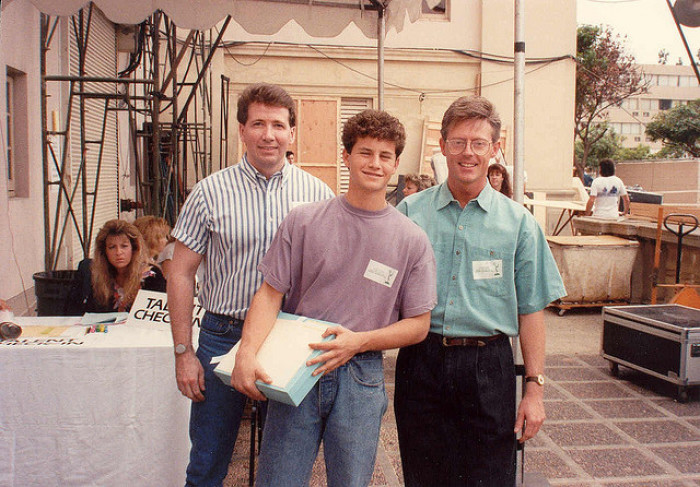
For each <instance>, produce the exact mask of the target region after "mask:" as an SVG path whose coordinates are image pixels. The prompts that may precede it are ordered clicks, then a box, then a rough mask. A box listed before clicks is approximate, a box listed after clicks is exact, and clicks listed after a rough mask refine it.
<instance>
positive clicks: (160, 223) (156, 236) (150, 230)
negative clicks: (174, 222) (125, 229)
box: [134, 215, 172, 263]
mask: <svg viewBox="0 0 700 487" xmlns="http://www.w3.org/2000/svg"><path fill="white" fill-rule="evenodd" d="M134 226H135V227H136V228H138V230H139V232H141V235H142V236H143V240H144V241H145V242H146V247H147V254H148V258H149V259H150V261H151V263H155V262H156V260H157V259H158V255H160V253H161V252H162V251H163V249H164V248H165V246H166V244H167V243H168V242H169V241H170V230H172V229H171V228H170V224H169V223H168V221H167V220H166V219H165V218H160V217H157V216H153V215H145V216H142V217H140V218H137V219H136V220H135V221H134Z"/></svg>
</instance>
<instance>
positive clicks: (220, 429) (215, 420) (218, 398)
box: [186, 313, 246, 487]
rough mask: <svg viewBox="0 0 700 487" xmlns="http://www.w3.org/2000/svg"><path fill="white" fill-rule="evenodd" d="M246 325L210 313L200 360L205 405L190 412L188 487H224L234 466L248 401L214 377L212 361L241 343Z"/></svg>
mask: <svg viewBox="0 0 700 487" xmlns="http://www.w3.org/2000/svg"><path fill="white" fill-rule="evenodd" d="M242 328H243V322H242V321H240V320H234V319H233V318H228V317H224V316H221V315H215V314H212V313H206V314H205V315H204V319H203V320H202V326H201V329H200V331H199V347H198V348H197V357H198V358H199V360H200V362H201V363H202V367H204V381H205V387H206V390H205V391H204V401H202V402H193V403H192V409H191V412H190V440H191V441H192V449H191V450H190V464H189V465H188V466H187V484H186V485H188V486H199V487H203V486H207V487H208V486H212V487H213V486H220V485H221V484H222V483H223V480H224V477H226V473H227V472H228V466H229V464H230V463H231V455H232V454H233V446H234V444H235V443H236V436H238V427H239V425H240V422H241V415H242V414H243V408H244V406H245V401H246V397H245V396H244V395H243V394H241V393H239V392H238V391H236V390H235V389H233V388H232V387H231V386H229V385H226V384H224V383H223V381H222V380H221V379H219V378H218V377H217V376H216V375H215V374H214V367H215V366H216V364H211V358H212V357H216V356H219V355H224V354H225V353H227V352H228V351H229V350H231V348H233V346H234V345H235V344H236V342H238V340H240V339H241V329H242Z"/></svg>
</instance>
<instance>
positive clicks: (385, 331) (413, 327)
mask: <svg viewBox="0 0 700 487" xmlns="http://www.w3.org/2000/svg"><path fill="white" fill-rule="evenodd" d="M429 329H430V312H429V311H428V312H427V313H423V314H421V315H418V316H413V317H411V318H404V319H403V320H399V321H397V322H396V323H392V324H391V325H389V326H385V327H384V328H379V329H377V330H372V331H368V332H364V335H365V337H364V340H365V346H364V347H363V350H362V351H365V352H366V351H370V350H376V351H380V350H389V349H392V348H401V347H407V346H409V345H413V344H415V343H418V342H420V341H422V340H424V339H425V337H426V336H427V335H428V330H429Z"/></svg>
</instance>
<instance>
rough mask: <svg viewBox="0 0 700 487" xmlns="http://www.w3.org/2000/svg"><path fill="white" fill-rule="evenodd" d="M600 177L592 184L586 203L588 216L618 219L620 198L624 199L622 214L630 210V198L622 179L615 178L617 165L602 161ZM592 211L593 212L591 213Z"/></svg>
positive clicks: (606, 160) (607, 160) (609, 161)
mask: <svg viewBox="0 0 700 487" xmlns="http://www.w3.org/2000/svg"><path fill="white" fill-rule="evenodd" d="M599 172H600V176H599V177H597V178H595V179H594V180H593V183H592V184H591V192H590V197H589V198H588V203H586V215H591V214H592V215H593V216H595V217H597V218H613V219H614V218H618V217H619V216H620V213H619V211H618V208H619V205H620V198H622V214H623V215H626V214H628V213H629V210H630V197H629V196H628V195H627V189H626V188H625V184H624V183H623V182H622V179H620V178H618V177H617V176H615V163H614V162H613V161H612V160H611V159H603V160H602V161H600V170H599ZM591 210H592V211H591Z"/></svg>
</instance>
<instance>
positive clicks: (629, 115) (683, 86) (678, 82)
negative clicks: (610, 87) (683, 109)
mask: <svg viewBox="0 0 700 487" xmlns="http://www.w3.org/2000/svg"><path fill="white" fill-rule="evenodd" d="M639 68H640V69H641V70H642V72H643V73H644V79H645V80H646V82H647V83H648V87H647V92H646V93H644V94H642V95H637V96H632V97H629V98H627V99H626V100H624V101H623V102H622V104H621V105H620V106H619V107H613V108H610V110H609V111H608V124H609V125H610V127H611V128H612V129H613V130H614V131H615V133H616V134H618V135H620V136H621V138H622V142H621V143H622V146H623V147H629V148H632V147H637V146H639V145H641V144H644V145H648V146H649V147H651V150H652V151H654V152H656V151H658V150H659V149H661V148H662V147H663V144H662V143H661V141H656V142H652V141H651V139H650V138H649V137H648V136H647V135H646V133H645V129H646V124H648V123H649V122H651V121H652V120H653V119H654V116H655V115H656V114H658V113H659V112H662V111H664V110H668V109H670V108H673V107H676V106H678V105H684V104H687V103H688V102H689V101H690V100H695V99H698V98H700V85H698V80H697V78H696V77H695V73H694V71H693V68H692V67H691V66H677V65H669V64H640V65H639Z"/></svg>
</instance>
